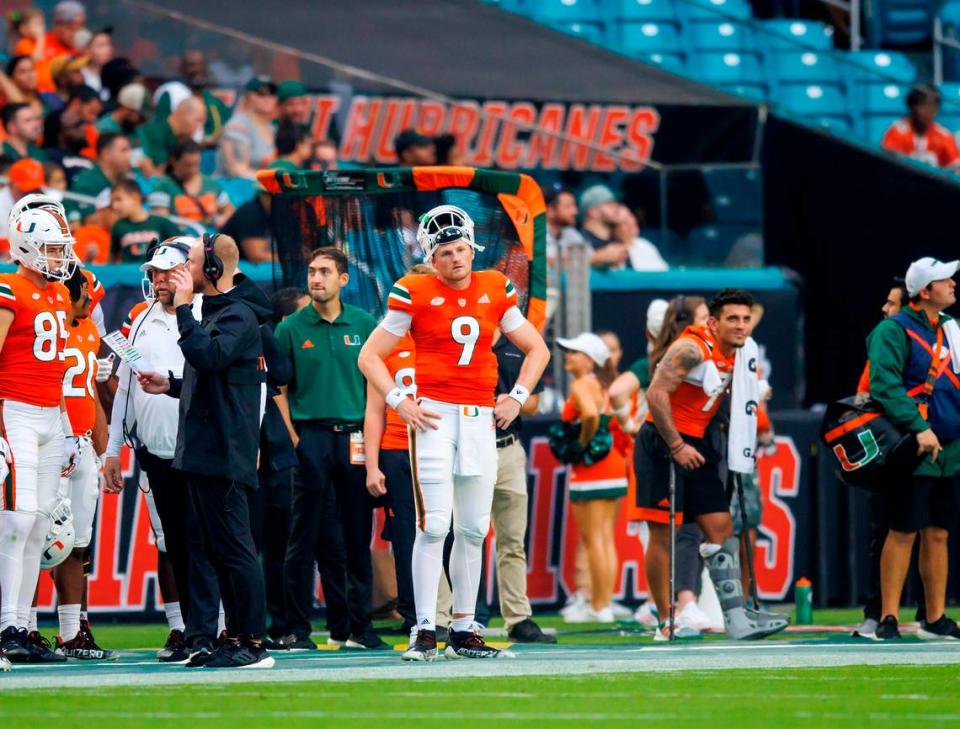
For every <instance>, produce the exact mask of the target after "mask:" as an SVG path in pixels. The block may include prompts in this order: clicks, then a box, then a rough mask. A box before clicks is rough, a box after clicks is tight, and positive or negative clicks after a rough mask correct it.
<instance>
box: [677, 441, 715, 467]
mask: <svg viewBox="0 0 960 729" xmlns="http://www.w3.org/2000/svg"><path fill="white" fill-rule="evenodd" d="M673 460H674V461H676V462H677V465H678V466H680V468H682V469H684V470H685V471H692V470H693V469H695V468H700V466H702V465H703V464H704V463H706V462H707V459H706V458H704V457H703V456H702V455H700V451H698V450H697V449H696V448H694V447H693V446H692V445H689V444H688V443H684V444H683V448H681V449H680V450H678V451H677V452H676V453H674V454H673Z"/></svg>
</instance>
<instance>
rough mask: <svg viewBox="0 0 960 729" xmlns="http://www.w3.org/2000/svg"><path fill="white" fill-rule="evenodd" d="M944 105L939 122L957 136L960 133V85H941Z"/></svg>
mask: <svg viewBox="0 0 960 729" xmlns="http://www.w3.org/2000/svg"><path fill="white" fill-rule="evenodd" d="M940 93H941V94H942V95H943V104H942V105H941V107H940V113H939V114H938V115H937V121H938V122H939V123H940V124H942V125H943V126H945V127H946V128H947V129H949V130H950V131H951V132H953V133H954V134H956V133H957V132H960V83H943V84H940Z"/></svg>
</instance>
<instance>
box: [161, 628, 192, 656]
mask: <svg viewBox="0 0 960 729" xmlns="http://www.w3.org/2000/svg"><path fill="white" fill-rule="evenodd" d="M189 658H190V651H189V650H188V649H187V642H186V641H185V640H184V639H183V631H182V630H171V631H170V634H169V635H167V642H166V643H164V644H163V648H161V649H160V650H158V651H157V660H158V661H160V662H162V663H182V662H183V661H186V660H189Z"/></svg>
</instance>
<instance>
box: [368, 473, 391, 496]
mask: <svg viewBox="0 0 960 729" xmlns="http://www.w3.org/2000/svg"><path fill="white" fill-rule="evenodd" d="M367 491H369V492H370V495H371V496H372V497H373V498H377V497H378V496H383V495H384V494H386V493H387V477H386V476H384V475H383V471H381V470H380V469H379V468H368V469H367Z"/></svg>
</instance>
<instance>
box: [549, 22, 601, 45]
mask: <svg viewBox="0 0 960 729" xmlns="http://www.w3.org/2000/svg"><path fill="white" fill-rule="evenodd" d="M549 25H550V27H551V28H553V29H554V30H559V31H560V32H561V33H566V34H567V35H575V36H577V37H578V38H583V39H584V40H585V41H589V42H590V43H598V44H602V43H604V42H605V40H606V34H605V33H604V28H603V26H602V25H600V24H599V23H549Z"/></svg>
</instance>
